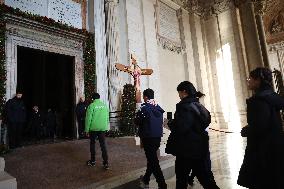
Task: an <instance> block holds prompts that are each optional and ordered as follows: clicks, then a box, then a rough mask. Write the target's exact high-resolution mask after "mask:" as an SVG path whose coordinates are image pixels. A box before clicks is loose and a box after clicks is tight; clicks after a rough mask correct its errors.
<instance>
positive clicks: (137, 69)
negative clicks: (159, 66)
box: [115, 54, 153, 103]
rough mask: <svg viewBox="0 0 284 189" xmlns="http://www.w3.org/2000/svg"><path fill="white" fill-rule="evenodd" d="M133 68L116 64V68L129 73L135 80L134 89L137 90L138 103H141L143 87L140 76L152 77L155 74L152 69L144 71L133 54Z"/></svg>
mask: <svg viewBox="0 0 284 189" xmlns="http://www.w3.org/2000/svg"><path fill="white" fill-rule="evenodd" d="M131 64H132V65H131V66H125V65H123V64H119V63H116V64H115V68H116V69H118V70H120V71H124V72H128V73H129V74H130V75H131V76H132V77H133V79H134V87H135V90H136V102H137V103H141V86H140V76H141V75H151V74H152V73H153V70H152V69H142V68H140V66H138V64H137V61H136V59H135V58H134V57H133V55H132V54H131Z"/></svg>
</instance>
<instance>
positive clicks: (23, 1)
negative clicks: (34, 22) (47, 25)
mask: <svg viewBox="0 0 284 189" xmlns="http://www.w3.org/2000/svg"><path fill="white" fill-rule="evenodd" d="M5 4H6V5H8V6H10V7H14V8H18V9H20V10H22V11H25V12H31V13H33V14H37V15H40V16H47V14H48V13H47V6H48V0H5Z"/></svg>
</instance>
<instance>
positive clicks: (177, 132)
mask: <svg viewBox="0 0 284 189" xmlns="http://www.w3.org/2000/svg"><path fill="white" fill-rule="evenodd" d="M247 81H248V88H249V89H250V90H252V91H253V95H252V97H250V98H249V99H247V123H248V125H247V126H245V127H244V128H243V129H242V132H241V135H242V136H243V137H247V146H246V151H245V156H244V160H243V164H242V166H241V168H240V172H239V177H238V181H237V183H238V184H239V185H241V186H244V187H247V188H250V189H264V188H273V189H283V188H284V181H283V178H284V152H283V150H284V134H283V129H282V128H283V127H282V119H281V116H280V110H283V109H284V98H282V97H280V96H279V95H278V94H276V93H275V92H273V79H272V72H271V71H270V70H269V69H267V68H256V69H255V70H253V71H251V72H250V75H249V78H248V80H247ZM177 92H178V96H179V97H180V102H178V103H177V104H176V111H175V114H174V118H172V119H171V118H169V120H168V127H169V129H170V130H171V133H170V136H169V138H168V141H167V144H166V153H168V154H172V155H173V156H175V157H176V160H175V173H176V189H186V188H187V187H188V185H192V184H193V179H194V177H196V178H197V179H198V180H199V182H200V184H201V185H202V186H203V188H204V189H218V188H219V187H218V186H217V184H216V182H215V179H214V175H213V172H212V171H211V160H210V150H209V136H208V132H207V128H208V126H209V124H210V123H211V116H210V112H209V111H208V110H207V109H206V108H205V107H204V106H203V105H202V104H201V103H200V102H199V99H200V98H202V97H203V96H205V95H204V94H203V93H201V92H199V91H197V90H196V88H195V87H194V86H193V84H192V83H191V82H189V81H183V82H181V83H180V84H179V85H178V86H177ZM21 97H22V94H21V93H19V92H17V94H16V96H15V98H13V99H11V100H9V101H8V102H7V104H6V108H5V110H6V112H5V115H6V119H5V122H6V123H7V124H8V133H9V139H10V140H9V142H10V146H11V147H17V146H19V145H20V141H21V132H22V130H23V125H24V123H25V122H26V119H27V118H26V109H25V106H24V103H23V101H22V100H21ZM92 98H93V101H92V102H91V104H89V105H87V104H86V103H85V102H84V99H83V98H81V99H80V102H79V104H78V105H77V107H76V114H77V120H78V133H79V136H80V137H83V136H84V135H86V136H88V137H89V139H90V154H91V157H90V160H88V161H87V165H88V166H95V165H96V156H95V155H96V148H95V143H96V140H97V139H98V140H99V143H100V147H101V151H102V158H103V166H104V168H105V169H109V162H108V153H107V146H106V142H105V134H106V132H107V131H108V130H109V109H108V106H107V105H106V104H105V103H103V102H102V101H101V100H100V95H99V94H98V93H94V94H93V96H92ZM143 100H144V103H143V104H141V107H140V109H139V110H138V111H137V113H136V116H135V124H136V125H138V136H139V137H140V140H141V147H142V148H143V149H144V152H145V156H146V159H147V169H146V172H145V175H143V176H141V178H140V182H141V186H142V187H143V188H146V189H147V188H149V182H150V177H151V175H152V174H153V175H154V176H155V178H156V181H157V183H158V187H159V189H167V183H166V181H165V178H164V175H163V172H162V170H161V167H160V165H159V159H158V156H157V151H158V149H159V147H160V143H161V137H162V136H163V114H164V112H165V111H164V110H163V109H162V107H161V106H159V105H158V104H157V103H156V101H155V100H154V91H153V90H152V89H146V90H144V91H143ZM39 112H40V111H39V108H38V107H37V106H34V107H33V113H32V116H31V118H30V124H29V129H30V133H32V136H35V137H41V136H42V135H49V136H52V135H53V136H54V131H55V127H56V126H55V123H56V121H55V117H54V115H53V113H52V110H49V111H48V113H47V115H46V118H45V119H47V120H49V121H47V122H43V120H44V119H43V117H42V116H41V114H40V113H39ZM44 125H45V126H44ZM40 127H41V128H43V129H41V130H38V128H40ZM44 128H45V129H44Z"/></svg>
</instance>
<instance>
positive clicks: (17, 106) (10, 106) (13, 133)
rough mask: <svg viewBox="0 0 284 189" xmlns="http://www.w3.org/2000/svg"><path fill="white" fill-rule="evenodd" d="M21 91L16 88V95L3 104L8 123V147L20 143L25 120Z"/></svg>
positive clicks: (13, 146) (19, 144)
mask: <svg viewBox="0 0 284 189" xmlns="http://www.w3.org/2000/svg"><path fill="white" fill-rule="evenodd" d="M22 95H23V94H22V92H21V91H19V90H17V93H16V96H15V97H14V98H12V99H10V100H8V101H7V102H6V104H5V109H6V110H5V111H6V114H7V115H6V117H7V124H8V137H9V147H10V148H11V149H12V148H16V147H20V146H21V145H22V130H23V126H24V123H25V122H26V108H25V105H24V102H23V100H22Z"/></svg>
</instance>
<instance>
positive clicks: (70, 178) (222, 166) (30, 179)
mask: <svg viewBox="0 0 284 189" xmlns="http://www.w3.org/2000/svg"><path fill="white" fill-rule="evenodd" d="M245 145H246V141H245V139H244V138H242V137H241V136H240V134H234V133H224V132H217V131H210V151H211V160H212V170H213V173H214V176H215V180H216V182H217V184H218V185H219V187H220V188H221V189H241V188H242V187H240V186H238V185H237V184H236V181H237V177H238V172H239V168H240V166H241V163H242V160H243V155H244V149H245ZM108 146H109V154H110V165H111V170H109V171H104V170H103V169H102V167H101V163H102V162H101V157H100V151H99V152H98V162H97V163H98V166H96V167H92V168H91V167H87V166H85V161H86V160H87V159H89V152H88V151H89V143H88V140H79V141H68V142H62V143H55V144H47V145H34V146H28V147H25V148H21V149H16V150H14V151H13V152H11V153H9V154H7V155H5V156H4V158H5V161H6V171H7V172H8V173H10V174H11V175H12V176H14V177H16V178H17V182H18V189H30V188H36V189H41V188H42V189H43V188H47V189H61V188H68V189H73V188H80V187H82V186H87V185H90V184H93V183H96V182H100V181H101V180H104V179H108V178H112V177H115V176H117V175H122V174H126V173H128V172H130V171H134V170H137V169H141V168H143V167H144V166H145V165H146V161H145V156H144V153H143V150H141V149H140V148H139V147H138V146H136V145H135V141H134V139H133V138H108ZM169 158H172V157H171V156H167V157H160V159H161V160H167V159H169ZM167 183H168V185H169V189H174V188H175V178H174V177H173V178H170V179H168V180H167ZM151 188H157V186H156V183H155V182H154V181H151ZM201 188H202V187H201V186H200V185H199V184H198V181H197V180H196V181H195V185H194V187H193V189H201ZM125 189H133V188H131V187H130V188H129V187H126V188H125Z"/></svg>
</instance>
